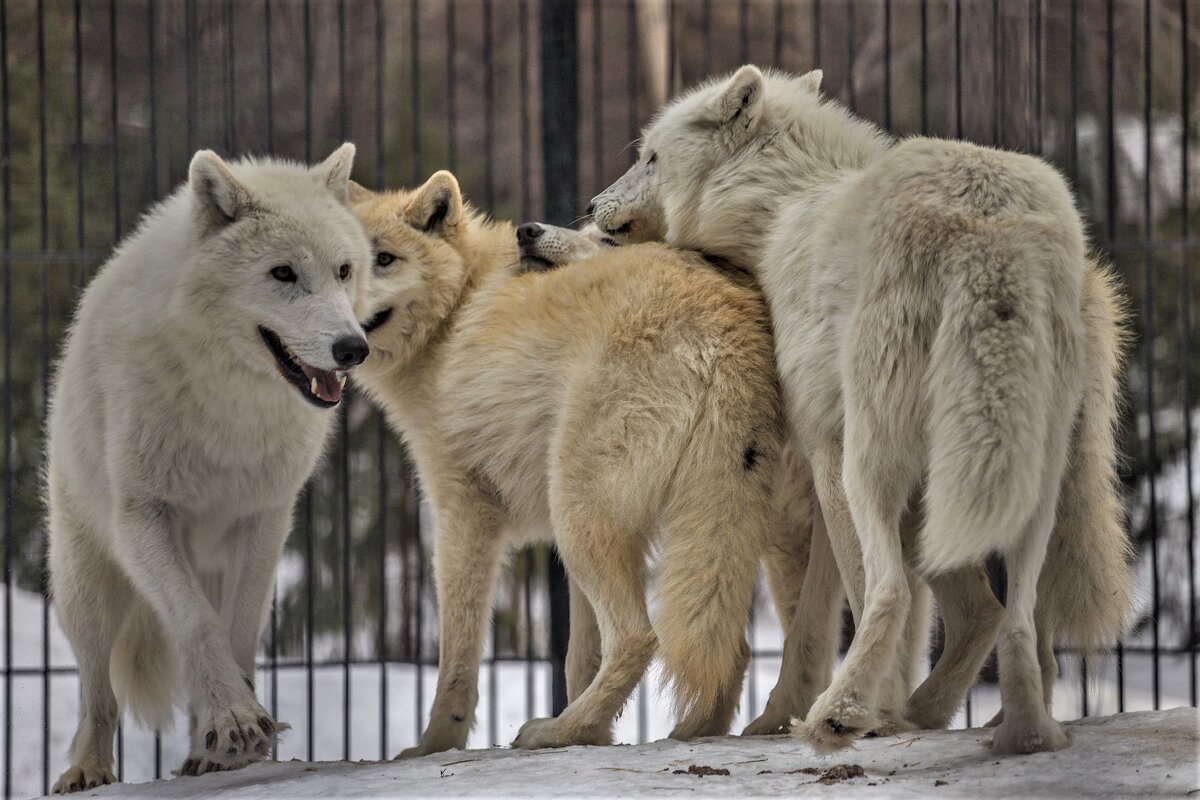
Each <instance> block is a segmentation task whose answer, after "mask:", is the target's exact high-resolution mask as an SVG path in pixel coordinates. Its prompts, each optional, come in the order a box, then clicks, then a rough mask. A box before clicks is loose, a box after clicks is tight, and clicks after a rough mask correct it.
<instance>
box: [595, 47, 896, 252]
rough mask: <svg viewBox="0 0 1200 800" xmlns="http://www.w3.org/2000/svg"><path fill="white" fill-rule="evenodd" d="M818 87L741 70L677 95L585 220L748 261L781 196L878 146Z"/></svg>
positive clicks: (812, 78)
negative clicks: (656, 233)
mask: <svg viewBox="0 0 1200 800" xmlns="http://www.w3.org/2000/svg"><path fill="white" fill-rule="evenodd" d="M820 85H821V72H820V70H814V71H812V72H809V73H807V74H805V75H800V76H793V75H788V74H786V73H782V72H774V71H769V72H767V73H765V74H764V73H763V72H761V71H760V70H759V69H758V68H757V67H754V66H751V65H747V66H744V67H742V68H741V69H739V70H737V72H735V73H733V74H732V75H731V76H728V77H726V78H723V79H717V80H714V81H710V82H708V83H705V84H702V85H700V86H698V87H696V88H694V89H692V90H691V91H689V92H687V93H685V94H683V95H681V96H680V97H678V98H677V99H675V100H674V101H672V102H671V103H670V104H669V105H667V106H666V107H665V108H664V109H663V110H662V111H661V112H660V113H659V115H658V116H657V117H656V118H655V120H654V121H653V122H651V123H650V125H649V126H648V127H647V128H646V129H645V130H644V131H643V136H642V144H641V147H640V149H639V153H638V160H637V163H635V164H634V165H633V166H632V167H630V169H629V170H628V171H627V172H626V173H625V174H624V175H622V176H621V177H620V178H618V179H617V181H616V182H615V183H613V185H612V186H610V187H608V188H607V189H605V190H604V191H603V192H601V193H600V194H598V195H597V196H596V197H595V198H593V200H592V211H593V221H594V222H595V223H596V225H598V226H599V227H600V228H601V230H603V231H605V232H606V233H607V234H609V235H610V236H613V237H614V238H616V237H629V236H631V235H632V234H633V233H634V231H637V230H643V231H651V230H657V231H659V232H660V235H661V236H662V238H664V239H666V240H667V241H668V242H670V243H671V244H674V245H676V246H679V247H685V248H690V249H696V250H703V251H705V252H708V253H711V254H713V255H719V256H723V257H725V258H728V259H731V260H732V261H734V262H736V263H740V264H749V263H754V262H757V255H758V253H759V252H760V250H761V248H762V246H763V245H764V243H765V239H766V236H767V232H768V229H769V226H770V225H771V223H772V222H773V221H774V218H775V216H776V213H777V211H778V208H779V206H780V205H781V204H782V203H784V202H786V200H787V196H788V195H789V194H791V193H793V192H794V191H796V190H798V189H799V188H801V187H802V186H803V185H804V183H805V181H808V180H811V179H813V178H814V177H815V176H818V175H820V174H826V173H828V172H829V171H831V170H836V169H840V168H843V167H852V166H855V165H856V164H860V163H862V162H863V160H864V158H865V157H866V156H867V155H869V154H870V153H874V152H877V151H878V150H879V149H881V148H882V147H884V146H885V143H886V139H885V137H884V136H883V135H882V134H881V133H880V131H879V130H878V129H877V128H875V126H873V125H871V124H870V123H867V122H864V121H862V120H858V119H855V118H854V117H852V116H851V115H850V114H849V113H848V112H847V111H846V110H845V109H843V108H842V107H841V106H838V105H837V104H836V103H833V102H830V101H827V100H825V99H823V98H822V97H821V96H820Z"/></svg>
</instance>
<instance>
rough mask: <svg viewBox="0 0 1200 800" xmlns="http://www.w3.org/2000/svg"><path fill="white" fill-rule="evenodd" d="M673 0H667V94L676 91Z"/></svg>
mask: <svg viewBox="0 0 1200 800" xmlns="http://www.w3.org/2000/svg"><path fill="white" fill-rule="evenodd" d="M676 56H677V54H676V52H675V0H667V96H668V97H670V96H672V95H674V94H675V92H676V85H675V84H676V82H675V79H676V77H678V76H677V75H676V71H675V62H676V61H677V60H678V59H677V58H676Z"/></svg>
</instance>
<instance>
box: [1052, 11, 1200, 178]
mask: <svg viewBox="0 0 1200 800" xmlns="http://www.w3.org/2000/svg"><path fill="white" fill-rule="evenodd" d="M1185 2H1186V0H1185ZM1070 28H1071V32H1070V37H1071V38H1070V43H1069V46H1068V50H1069V52H1070V55H1069V58H1070V61H1071V67H1070V69H1071V75H1070V84H1069V91H1070V106H1071V124H1070V138H1069V141H1068V142H1067V164H1068V169H1069V170H1070V174H1071V185H1072V186H1073V187H1078V185H1079V0H1071V18H1070Z"/></svg>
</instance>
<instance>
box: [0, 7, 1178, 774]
mask: <svg viewBox="0 0 1200 800" xmlns="http://www.w3.org/2000/svg"><path fill="white" fill-rule="evenodd" d="M1196 5H1198V4H1196V3H1194V2H1191V3H1189V1H1188V0H1071V2H1062V3H1059V2H1048V1H1047V0H1005V1H1004V2H1000V0H736V2H735V1H734V0H729V1H726V0H720V1H716V2H714V0H636V1H635V0H581V2H579V3H577V4H573V3H566V2H554V0H465V1H460V2H452V1H451V0H337V2H311V0H157V1H156V0H0V210H2V213H3V226H2V227H3V230H2V242H0V244H2V254H0V266H2V276H0V293H2V300H0V336H2V353H0V359H2V367H3V376H2V377H3V387H2V391H0V417H2V425H3V433H4V442H5V446H4V453H3V467H2V469H3V475H2V478H0V492H2V493H3V497H4V510H3V514H2V515H0V524H2V525H3V534H4V538H3V553H2V557H3V565H2V566H3V576H2V577H3V584H4V598H5V601H4V606H3V607H4V612H3V614H4V616H3V618H2V622H0V625H2V627H3V634H2V641H3V658H2V664H0V678H2V683H0V691H2V692H3V712H2V713H3V717H4V727H3V734H4V739H3V748H2V752H0V759H2V763H3V773H4V785H3V788H4V794H5V796H12V795H14V794H24V795H27V794H30V793H34V792H38V791H42V792H44V791H46V790H47V789H48V788H49V785H50V783H51V782H52V781H53V779H54V777H55V775H56V774H57V772H58V771H59V770H60V769H61V768H62V767H63V766H64V763H63V756H64V753H65V749H66V744H67V742H68V741H69V738H70V736H71V734H72V733H73V730H74V725H75V713H76V710H77V697H76V693H77V683H76V681H75V672H74V668H73V666H72V664H73V659H72V657H71V654H70V651H69V648H68V647H67V646H66V644H65V640H63V638H62V636H61V634H60V633H59V632H58V630H57V626H56V623H55V620H54V618H53V615H52V611H51V608H50V605H49V604H48V603H47V602H45V600H44V593H45V587H46V584H45V555H44V554H45V539H46V533H45V526H44V521H43V510H42V505H41V499H40V471H41V469H42V464H43V450H42V438H43V421H44V417H45V411H46V398H47V394H48V392H47V388H48V386H49V384H50V380H51V377H52V366H53V359H54V356H55V354H56V352H57V350H58V348H59V345H60V343H61V340H62V336H63V335H64V333H65V330H66V326H67V324H68V323H69V320H70V315H71V313H72V309H73V306H74V303H75V301H76V299H77V297H78V292H79V291H80V290H81V289H82V287H83V286H85V285H86V281H87V279H88V278H89V277H90V276H91V275H92V274H93V273H94V271H95V269H96V268H97V267H98V266H99V265H100V264H101V263H102V262H103V260H104V259H105V258H106V256H107V253H108V252H109V250H110V248H111V246H112V245H113V244H114V243H115V242H116V241H117V240H118V239H119V238H120V237H121V236H122V235H124V234H126V233H128V232H129V231H130V230H131V228H132V227H133V226H134V225H135V224H136V221H137V215H138V214H139V213H141V211H142V210H143V209H145V208H147V207H148V206H149V205H150V204H151V203H152V202H154V201H155V200H157V199H159V198H161V197H162V196H163V195H164V194H165V193H167V192H169V191H171V190H172V188H173V187H174V186H176V185H177V184H178V183H179V182H180V181H181V180H182V179H183V178H184V177H185V173H186V166H187V163H188V158H189V157H190V155H191V153H192V152H193V151H194V150H195V149H197V148H198V147H215V148H216V149H218V150H219V151H221V152H223V153H225V154H229V155H235V154H241V153H246V152H271V153H277V154H281V155H286V156H290V157H293V158H297V159H303V160H306V161H310V162H311V161H314V160H316V159H317V158H319V157H320V156H322V155H323V154H324V153H325V152H327V151H328V150H331V149H332V148H333V147H334V146H336V145H337V144H338V143H340V142H341V141H343V140H346V139H349V140H353V141H354V142H355V143H356V144H357V145H358V153H359V156H358V161H357V164H356V169H355V177H356V179H357V180H359V181H360V182H362V183H364V184H367V185H374V186H399V185H412V184H414V183H416V182H418V181H420V180H423V179H424V177H426V176H427V175H428V174H429V173H431V172H432V171H434V170H435V169H439V168H443V167H448V168H450V169H452V170H453V171H455V172H456V173H457V174H458V176H459V178H460V180H461V182H462V184H463V186H464V189H465V190H466V191H467V193H468V195H469V196H470V197H471V198H473V199H474V200H475V201H476V202H477V203H478V204H479V205H481V206H482V207H483V208H485V209H487V210H489V211H490V212H491V213H493V214H494V215H495V216H497V217H500V218H510V219H514V220H517V219H549V220H550V221H553V222H558V223H566V222H570V221H572V220H573V219H575V217H576V215H577V214H578V213H580V210H581V209H583V208H584V207H585V206H586V205H587V199H588V197H590V195H592V194H593V193H595V192H596V191H598V190H599V189H601V188H603V187H604V186H606V185H607V184H608V183H609V182H610V181H611V180H613V179H614V178H615V177H617V176H618V175H619V174H620V173H621V172H622V171H623V170H624V169H625V167H626V166H627V164H628V163H629V162H630V159H631V155H630V153H629V150H628V145H629V143H630V142H631V141H633V140H635V139H636V138H637V135H638V127H639V126H640V125H641V124H643V123H644V122H645V121H647V120H648V119H649V118H650V116H651V115H652V113H653V112H654V110H655V109H656V108H657V107H658V106H659V105H660V104H661V103H662V102H663V101H664V100H665V99H666V98H667V97H669V96H670V95H671V94H673V93H674V92H676V91H678V90H679V89H680V88H682V87H684V86H686V85H689V84H691V83H693V82H694V81H696V80H698V79H700V78H702V77H704V76H706V75H708V74H712V73H718V72H722V71H727V70H729V69H732V68H733V67H735V66H737V65H738V64H740V63H743V62H746V61H753V62H755V63H758V64H762V65H774V66H778V67H780V68H783V69H787V70H791V71H802V70H805V69H808V68H810V67H813V66H817V65H819V66H820V67H822V68H823V69H824V71H825V81H824V85H825V90H826V92H827V93H829V94H831V95H833V96H835V97H838V98H840V99H841V100H842V101H844V102H846V103H847V104H848V105H849V106H850V107H851V108H852V109H854V110H855V111H857V112H858V113H860V114H863V115H865V116H867V117H869V118H871V119H873V120H875V121H877V122H879V123H880V124H881V125H883V126H885V127H886V128H888V129H889V130H892V131H893V132H895V133H897V134H899V135H911V134H930V135H938V136H952V137H963V138H968V139H971V140H974V141H978V142H982V143H985V144H994V145H998V146H1002V147H1008V148H1016V149H1021V150H1026V151H1030V152H1035V153H1039V154H1041V155H1043V156H1044V157H1045V158H1047V159H1048V160H1049V161H1051V162H1052V163H1054V164H1055V165H1056V166H1058V167H1059V168H1060V169H1061V170H1062V171H1063V172H1064V174H1065V175H1067V177H1068V178H1069V180H1070V181H1071V183H1072V185H1073V186H1074V188H1075V191H1076V193H1077V196H1078V197H1079V201H1080V207H1081V210H1082V211H1083V213H1084V214H1085V216H1086V217H1087V219H1088V221H1089V224H1090V230H1091V234H1092V237H1093V241H1094V243H1095V244H1096V246H1097V247H1098V249H1100V250H1101V251H1102V252H1103V253H1104V254H1105V255H1106V256H1107V258H1109V259H1110V260H1111V261H1112V263H1113V264H1114V265H1115V266H1116V268H1117V270H1118V271H1119V272H1120V274H1121V276H1122V278H1123V281H1124V287H1125V289H1126V291H1127V292H1128V294H1129V296H1130V299H1131V312H1132V315H1133V327H1134V330H1135V333H1136V346H1135V351H1134V352H1133V353H1132V354H1131V359H1130V363H1129V366H1128V370H1127V376H1126V396H1127V413H1126V419H1125V427H1124V430H1123V436H1122V441H1123V451H1124V452H1125V453H1126V455H1127V461H1128V463H1127V465H1126V471H1125V474H1124V475H1123V478H1124V480H1125V483H1126V487H1127V495H1128V498H1129V509H1130V514H1129V523H1130V533H1131V536H1133V537H1134V539H1135V540H1136V542H1137V544H1138V552H1139V554H1138V559H1139V560H1138V570H1139V575H1140V578H1141V582H1142V586H1143V587H1144V597H1143V598H1142V602H1141V604H1140V606H1139V609H1138V614H1139V620H1138V625H1137V628H1136V629H1135V630H1134V631H1133V633H1132V634H1131V636H1130V638H1129V639H1128V641H1127V642H1125V643H1123V644H1122V645H1120V646H1118V648H1117V649H1116V650H1115V652H1114V653H1113V654H1112V655H1111V656H1105V657H1100V658H1091V659H1089V661H1088V662H1087V663H1084V664H1080V665H1078V666H1075V662H1074V661H1068V662H1067V664H1066V666H1067V669H1066V670H1065V671H1064V677H1063V678H1062V679H1060V682H1059V686H1058V689H1057V693H1058V697H1059V704H1060V714H1062V715H1064V716H1072V715H1075V714H1085V715H1086V714H1089V713H1098V712H1108V711H1112V710H1117V709H1126V708H1140V707H1154V708H1158V707H1160V706H1162V705H1164V704H1174V703H1189V704H1191V705H1196V703H1197V633H1198V628H1197V623H1196V586H1197V584H1196V558H1197V543H1196V531H1195V523H1196V513H1195V497H1196V494H1197V492H1198V491H1200V488H1198V479H1197V475H1196V472H1197V470H1196V458H1195V450H1196V420H1197V416H1196V415H1197V414H1198V413H1200V412H1198V410H1197V406H1198V402H1197V398H1196V393H1195V386H1196V380H1197V377H1200V376H1198V372H1200V363H1198V362H1197V360H1196V359H1195V357H1194V355H1193V352H1194V351H1193V341H1194V336H1195V334H1196V321H1195V319H1194V314H1193V307H1194V304H1195V303H1196V301H1197V293H1198V291H1200V281H1197V280H1196V279H1195V277H1196V273H1197V263H1198V262H1197V256H1196V254H1197V252H1200V248H1198V245H1200V240H1198V239H1196V238H1195V237H1196V233H1197V231H1198V230H1200V226H1198V225H1197V223H1198V220H1197V219H1196V214H1197V206H1198V204H1197V202H1196V197H1195V195H1196V192H1197V186H1198V185H1200V182H1198V181H1197V180H1196V179H1195V178H1196V175H1195V173H1196V170H1197V168H1198V165H1200V156H1197V152H1198V147H1197V141H1196V138H1197V136H1196V130H1197V128H1198V127H1200V126H1198V125H1197V124H1196V113H1197V110H1196V108H1197V107H1196V102H1195V94H1196V86H1195V79H1194V76H1193V75H1192V74H1191V72H1192V71H1193V64H1194V63H1195V61H1196V57H1197V54H1198V51H1200V24H1198V22H1200V20H1198V16H1200V12H1198V11H1197V9H1196ZM343 406H344V407H343V408H342V410H341V412H340V413H341V417H340V420H339V436H338V439H337V441H336V442H335V444H334V445H333V447H332V449H331V451H330V458H329V459H328V460H327V462H326V464H325V465H324V466H323V468H322V469H321V471H320V472H319V473H318V474H317V475H315V476H314V478H313V480H312V481H311V482H310V484H309V486H308V488H307V490H306V491H305V493H304V494H303V496H302V497H301V499H300V502H299V505H298V513H297V525H296V530H295V531H294V533H293V536H292V538H291V540H290V542H289V545H288V547H287V550H286V552H285V554H284V558H283V561H282V563H281V566H280V572H279V582H278V587H277V590H276V602H275V605H274V607H273V609H272V613H271V616H270V622H269V627H268V631H267V633H266V636H265V642H264V647H263V651H262V654H261V660H260V670H259V671H260V694H261V695H262V696H263V697H264V698H265V701H266V703H267V705H268V706H269V708H270V709H271V710H272V712H273V713H277V714H279V716H280V717H281V718H283V719H286V720H288V721H290V722H291V723H292V724H293V725H294V727H295V730H294V731H293V733H292V734H291V735H290V737H289V738H287V739H285V740H284V743H283V744H282V745H281V747H280V750H279V752H278V755H279V756H280V757H292V756H300V757H305V758H310V759H311V758H343V757H345V758H349V757H355V758H357V757H370V758H379V757H387V756H390V755H392V754H393V753H394V752H395V751H396V750H398V749H399V748H400V747H402V746H405V745H407V744H411V743H412V742H414V741H415V739H416V737H417V736H418V735H419V733H420V730H421V728H422V727H423V723H424V720H425V713H426V710H427V709H428V706H429V703H430V701H431V699H432V689H433V681H435V679H436V664H435V662H436V653H437V634H436V632H437V626H436V615H435V607H434V601H433V596H432V591H431V585H430V584H431V581H430V571H429V569H428V550H429V546H430V541H429V538H428V530H427V527H428V526H427V521H428V520H427V517H428V512H427V511H426V510H424V509H423V508H422V506H421V504H420V501H419V496H418V493H417V489H416V487H415V481H414V478H413V475H412V472H411V469H410V467H409V466H408V465H407V463H406V461H405V458H404V451H403V446H402V445H401V444H399V443H398V442H397V440H396V439H395V438H394V437H393V436H392V434H391V433H390V432H389V431H388V430H387V428H386V426H385V424H384V422H383V420H382V418H381V417H380V416H379V415H378V414H377V413H376V412H374V411H373V410H372V409H371V408H369V406H368V405H367V404H366V403H365V401H364V400H363V399H362V398H361V397H357V396H353V394H352V395H351V396H350V397H349V398H348V399H347V402H345V403H344V404H343ZM555 564H556V562H555V560H554V558H553V557H552V555H551V554H550V553H548V552H547V551H546V550H545V549H540V548H539V549H531V550H525V551H522V552H520V553H518V554H515V555H514V557H513V559H512V561H511V564H510V568H509V569H508V570H507V572H506V574H505V577H504V579H503V580H502V583H501V588H500V594H499V599H498V603H497V607H496V612H495V616H494V626H493V634H492V638H491V641H490V647H489V650H490V654H489V660H488V665H487V666H486V667H485V670H484V673H483V678H482V680H483V681H484V682H485V683H484V686H482V687H481V697H482V701H481V708H480V714H479V723H478V726H477V728H478V730H477V731H476V733H475V734H474V737H473V738H472V743H473V744H476V745H482V744H490V743H498V742H502V741H505V740H506V739H507V738H510V734H511V733H512V732H513V731H514V730H515V726H516V725H519V724H520V722H522V721H523V720H524V719H527V718H529V717H532V716H536V715H539V714H547V713H550V712H551V711H553V710H554V709H557V708H560V707H561V705H562V702H563V699H564V696H565V690H564V686H563V682H562V677H561V674H562V671H561V664H562V657H563V654H564V651H565V643H566V635H567V630H566V613H565V606H566V596H565V588H564V584H563V580H562V577H561V570H560V569H558V568H557V567H556V566H555ZM750 633H751V639H752V645H753V647H754V659H753V663H752V666H751V670H750V674H749V679H748V681H747V688H746V696H745V698H744V702H743V710H742V712H741V719H743V720H745V719H748V718H749V717H752V716H753V715H754V714H755V713H757V711H758V710H760V708H761V705H762V702H763V701H764V700H765V697H766V691H767V690H768V689H769V687H770V686H771V685H773V683H774V678H775V674H774V673H775V672H776V671H777V669H778V661H779V646H780V641H779V639H780V633H779V631H778V626H777V624H776V623H775V622H774V618H773V616H772V614H771V612H770V610H769V609H767V608H766V607H765V605H763V604H761V603H759V604H756V618H755V619H753V620H752V622H751V626H750ZM935 640H936V637H935ZM996 702H997V693H996V691H995V687H994V686H990V685H987V684H984V685H982V686H981V687H980V688H978V689H977V690H975V692H974V693H973V695H972V698H971V701H970V702H969V703H968V706H967V708H966V709H965V711H964V714H963V715H961V718H960V720H959V723H961V724H968V725H969V724H972V723H975V724H977V723H978V722H980V721H981V719H982V718H983V715H985V714H988V715H990V713H991V711H992V710H994V707H995V705H996ZM665 718H666V711H665V709H664V708H663V707H662V704H660V703H658V702H657V699H656V697H655V695H654V693H653V690H652V688H647V686H643V687H641V688H639V691H638V693H637V695H636V697H635V700H634V701H633V708H632V712H631V713H629V714H627V715H626V718H625V719H623V720H622V721H621V722H620V727H619V734H620V736H622V737H624V738H625V739H627V740H644V739H646V738H647V737H649V736H652V735H661V732H662V731H663V730H665V727H664V726H665V724H666V723H665ZM177 727H178V726H177ZM181 739H182V736H181V734H180V732H179V731H178V730H176V731H175V732H174V733H169V734H168V733H164V734H162V735H159V734H157V733H154V734H151V733H146V732H143V731H138V730H136V729H133V728H130V729H127V730H123V731H122V732H121V733H120V735H119V738H118V753H119V758H118V765H119V770H120V772H121V774H122V776H123V777H125V778H134V779H145V778H150V777H158V776H162V775H165V774H166V770H168V769H169V768H170V767H171V766H172V764H173V763H174V762H175V760H176V756H178V757H179V758H180V759H181V758H182V751H181V749H180V748H181Z"/></svg>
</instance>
